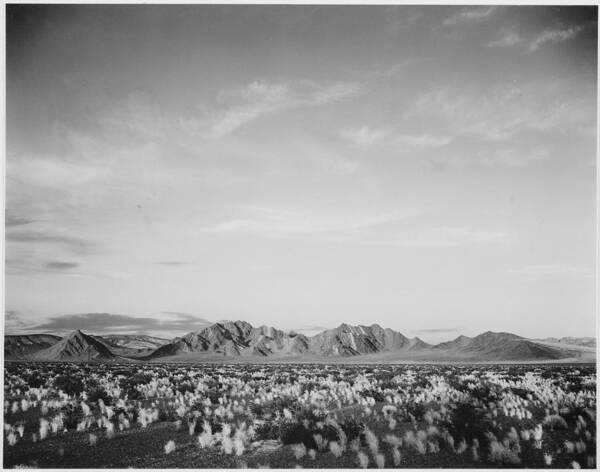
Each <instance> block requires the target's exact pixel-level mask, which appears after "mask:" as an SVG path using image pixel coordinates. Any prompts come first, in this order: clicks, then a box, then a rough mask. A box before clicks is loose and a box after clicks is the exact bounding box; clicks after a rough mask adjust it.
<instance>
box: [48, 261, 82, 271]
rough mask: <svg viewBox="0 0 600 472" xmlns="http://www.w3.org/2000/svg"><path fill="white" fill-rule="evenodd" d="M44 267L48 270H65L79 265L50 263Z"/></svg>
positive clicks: (74, 263)
mask: <svg viewBox="0 0 600 472" xmlns="http://www.w3.org/2000/svg"><path fill="white" fill-rule="evenodd" d="M45 267H46V268H48V269H57V270H67V269H74V268H75V267H79V264H78V263H76V262H62V261H51V262H48V263H47V264H46V266H45Z"/></svg>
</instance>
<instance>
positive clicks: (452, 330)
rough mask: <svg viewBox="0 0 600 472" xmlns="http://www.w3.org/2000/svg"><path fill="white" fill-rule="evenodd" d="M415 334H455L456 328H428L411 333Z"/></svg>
mask: <svg viewBox="0 0 600 472" xmlns="http://www.w3.org/2000/svg"><path fill="white" fill-rule="evenodd" d="M411 332H412V333H415V334H443V333H457V332H458V328H429V329H415V330H413V331H411Z"/></svg>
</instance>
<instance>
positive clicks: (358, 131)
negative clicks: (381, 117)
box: [340, 126, 388, 146]
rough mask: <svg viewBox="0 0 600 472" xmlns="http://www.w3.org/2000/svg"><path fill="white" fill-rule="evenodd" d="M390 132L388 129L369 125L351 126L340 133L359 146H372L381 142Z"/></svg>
mask: <svg viewBox="0 0 600 472" xmlns="http://www.w3.org/2000/svg"><path fill="white" fill-rule="evenodd" d="M387 134H388V132H387V131H386V130H383V129H374V128H370V127H368V126H362V127H360V128H349V129H345V130H343V131H341V133H340V135H341V136H342V137H343V138H345V139H347V140H348V141H350V142H352V143H354V144H357V145H359V146H372V145H374V144H377V143H378V142H381V140H382V139H383V138H385V136H386V135H387Z"/></svg>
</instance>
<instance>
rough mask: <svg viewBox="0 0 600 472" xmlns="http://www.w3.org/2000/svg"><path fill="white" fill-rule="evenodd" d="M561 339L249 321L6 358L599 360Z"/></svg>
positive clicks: (69, 341)
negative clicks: (446, 336) (437, 338)
mask: <svg viewBox="0 0 600 472" xmlns="http://www.w3.org/2000/svg"><path fill="white" fill-rule="evenodd" d="M548 339H550V340H551V341H548ZM561 339H568V340H569V341H571V343H569V344H567V343H566V342H563V344H562V345H561V344H560V342H559V341H558V340H556V342H554V341H555V340H554V338H545V339H543V340H535V339H529V338H524V337H522V336H519V335H516V334H513V333H507V332H492V331H486V332H484V333H481V334H479V335H477V336H473V337H468V336H463V335H461V336H458V337H457V338H455V339H453V340H451V341H446V342H442V343H438V344H429V343H426V342H425V341H423V340H421V339H420V338H418V337H414V338H408V337H406V336H404V335H403V334H402V333H400V332H398V331H395V330H393V329H390V328H382V327H381V326H380V325H378V324H372V325H370V326H367V325H356V326H353V325H349V324H347V323H342V324H340V325H339V326H338V327H336V328H332V329H327V330H324V331H322V332H320V333H317V334H315V335H313V336H305V335H303V334H298V333H295V332H293V331H289V332H286V331H283V330H280V329H277V328H274V327H270V326H266V325H262V326H259V327H254V326H252V325H251V324H250V323H248V322H246V321H242V320H237V321H227V320H224V321H219V322H217V323H213V324H211V325H209V326H206V327H202V328H200V329H198V330H196V331H191V332H189V333H187V334H185V335H183V336H179V337H175V338H173V339H171V340H167V339H164V338H157V337H153V336H147V335H132V334H122V335H120V334H111V335H89V334H85V333H83V332H82V331H80V330H75V331H74V332H72V333H71V334H70V335H68V336H66V337H64V338H60V337H58V336H53V335H47V334H44V335H35V334H32V335H7V336H5V357H6V358H7V359H15V360H18V359H24V360H27V359H30V360H50V361H52V360H54V361H60V360H64V361H69V360H71V361H115V360H133V361H160V360H165V361H169V360H185V359H198V360H202V359H207V360H210V359H240V360H243V359H274V360H280V359H290V360H291V359H298V360H299V361H300V362H302V360H303V359H354V358H355V359H361V358H365V359H367V358H368V359H370V358H377V357H380V358H382V359H387V360H388V361H409V360H415V361H425V362H427V361H435V362H438V361H449V362H454V361H467V360H473V361H478V360H481V361H517V362H518V361H538V360H542V361H543V360H546V361H555V360H561V359H568V358H574V359H578V358H582V357H585V355H587V356H588V357H589V356H590V355H591V354H592V350H591V348H590V347H589V343H590V342H591V341H590V339H591V338H561ZM578 339H581V340H584V341H585V343H586V344H585V345H584V346H583V347H581V348H580V347H578V346H576V345H574V344H572V342H573V341H572V340H578ZM592 339H593V338H592ZM32 340H33V341H35V342H32ZM27 343H31V344H27ZM594 345H595V342H594ZM23 346H29V347H27V348H25V347H23ZM593 354H595V352H594V353H593Z"/></svg>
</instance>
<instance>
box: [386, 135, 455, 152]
mask: <svg viewBox="0 0 600 472" xmlns="http://www.w3.org/2000/svg"><path fill="white" fill-rule="evenodd" d="M451 141H452V138H450V137H448V136H434V135H431V134H421V135H406V134H405V135H399V136H396V137H395V138H394V143H395V144H397V145H399V146H402V147H411V148H417V149H431V148H438V147H442V146H445V145H446V144H448V143H450V142H451Z"/></svg>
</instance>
